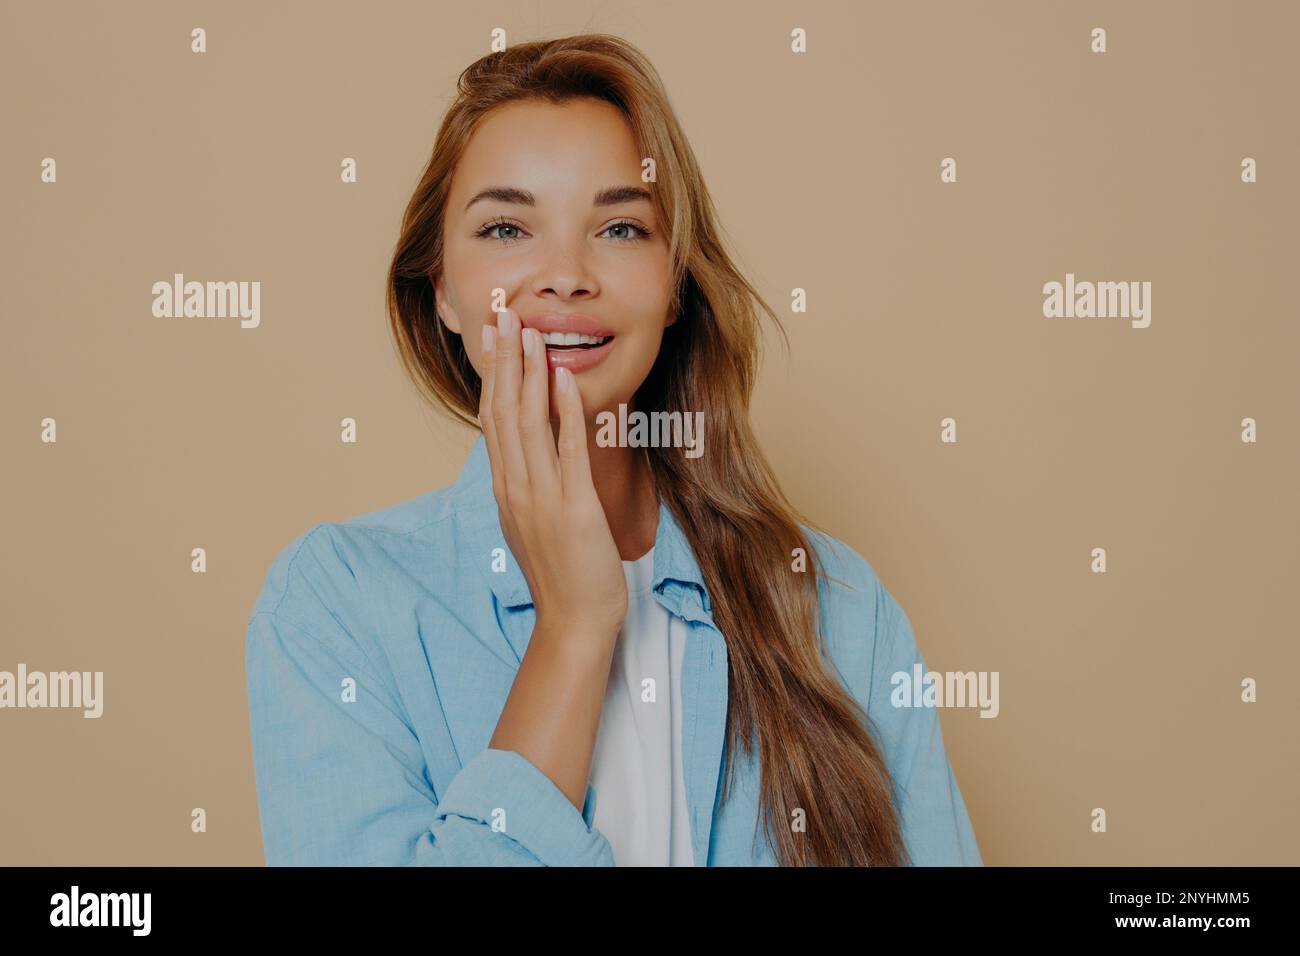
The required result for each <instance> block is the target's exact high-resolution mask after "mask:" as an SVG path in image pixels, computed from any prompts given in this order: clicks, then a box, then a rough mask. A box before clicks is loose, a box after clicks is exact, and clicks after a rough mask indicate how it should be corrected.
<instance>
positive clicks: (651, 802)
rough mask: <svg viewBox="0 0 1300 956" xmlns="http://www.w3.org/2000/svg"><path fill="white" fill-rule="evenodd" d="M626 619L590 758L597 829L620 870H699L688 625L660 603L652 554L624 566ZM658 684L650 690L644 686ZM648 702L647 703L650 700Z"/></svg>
mask: <svg viewBox="0 0 1300 956" xmlns="http://www.w3.org/2000/svg"><path fill="white" fill-rule="evenodd" d="M623 573H624V575H626V577H627V617H626V619H624V621H623V627H622V629H620V631H619V633H618V642H617V643H616V645H615V647H614V654H613V661H612V663H611V665H610V672H609V682H608V684H607V685H606V688H605V703H604V707H603V709H602V711H601V716H600V728H599V730H598V731H597V734H596V747H595V751H594V752H593V754H592V760H591V785H592V786H593V787H595V789H596V812H595V814H594V816H593V818H592V822H593V823H594V825H595V827H596V829H598V830H600V832H601V833H603V834H604V835H605V837H606V839H608V840H609V843H610V847H611V848H612V849H613V851H614V864H615V865H616V866H694V865H695V854H694V850H693V849H692V847H691V820H690V811H689V810H688V808H687V804H686V783H685V777H684V776H683V773H682V696H681V675H682V653H683V651H684V650H685V647H686V624H685V622H684V621H682V619H681V618H678V617H674V616H673V615H672V614H669V613H668V611H667V610H666V609H665V608H664V607H663V606H662V605H661V604H660V603H659V602H658V601H656V600H655V596H654V594H653V593H652V592H651V586H652V585H653V584H654V550H653V549H651V550H650V551H648V552H646V554H645V555H643V556H642V557H640V558H638V559H637V560H635V561H624V562H623ZM647 679H649V680H653V681H654V684H653V695H654V696H653V698H651V697H650V695H651V690H650V689H649V687H646V686H643V682H645V681H647ZM647 698H649V699H647Z"/></svg>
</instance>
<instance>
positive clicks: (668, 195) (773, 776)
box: [387, 34, 908, 866]
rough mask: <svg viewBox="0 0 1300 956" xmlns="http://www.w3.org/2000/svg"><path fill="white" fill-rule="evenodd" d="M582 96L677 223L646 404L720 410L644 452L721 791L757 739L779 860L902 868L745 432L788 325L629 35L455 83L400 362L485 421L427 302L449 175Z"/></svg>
mask: <svg viewBox="0 0 1300 956" xmlns="http://www.w3.org/2000/svg"><path fill="white" fill-rule="evenodd" d="M579 97H593V98H597V99H601V100H604V101H607V102H609V103H612V104H613V105H614V106H616V107H617V108H618V109H619V110H620V111H621V112H622V114H623V116H624V117H625V118H626V120H627V123H628V125H629V127H630V129H631V131H632V134H633V136H634V137H635V139H636V142H637V144H638V147H639V148H640V150H641V152H640V153H639V154H638V155H641V156H648V157H653V159H654V161H655V167H656V180H655V182H656V185H655V187H654V189H653V196H654V203H655V209H656V211H657V214H658V216H659V221H660V222H662V223H667V224H669V226H670V228H669V229H668V230H667V232H668V238H669V255H670V259H671V262H672V263H673V287H674V295H673V302H672V307H673V308H674V309H675V314H676V315H677V316H678V319H677V321H676V322H675V323H673V324H672V325H670V326H668V328H666V329H665V331H664V337H663V341H662V343H661V346H660V352H659V355H658V358H657V359H656V360H655V363H654V366H653V368H652V369H651V371H650V373H649V375H648V376H647V377H646V380H645V382H643V383H642V384H641V386H640V387H639V388H638V389H637V391H636V395H635V407H636V408H637V409H638V410H642V411H646V412H653V411H663V412H681V413H683V415H685V414H689V413H691V412H692V411H693V410H695V409H704V410H707V414H708V416H709V435H710V438H709V441H710V451H709V453H708V454H707V455H702V456H700V457H698V458H694V459H691V460H690V461H689V462H687V461H683V458H684V456H682V455H680V450H677V452H678V453H676V454H674V451H673V450H671V449H663V448H653V447H652V448H647V449H646V451H647V452H648V454H649V460H650V464H651V470H652V474H653V476H654V481H655V486H656V489H657V491H658V493H659V495H660V498H661V500H662V501H663V502H664V503H665V504H666V505H667V506H668V507H669V508H670V509H671V510H672V513H673V515H674V517H675V518H676V519H677V521H678V522H679V524H680V525H681V528H682V530H683V532H684V533H685V535H686V538H687V540H688V541H689V543H690V546H691V549H692V551H693V553H694V555H695V557H696V561H697V562H698V564H699V566H700V570H701V572H702V574H703V577H704V581H705V585H706V587H707V589H708V595H709V598H710V601H711V604H712V607H711V610H712V612H713V616H714V622H715V624H716V625H717V627H718V629H719V631H720V632H721V633H722V635H723V637H724V639H725V640H726V644H727V655H728V659H729V669H728V675H727V680H728V694H729V706H728V712H727V738H726V746H725V749H726V751H727V755H728V756H727V769H726V771H725V772H726V777H727V779H726V783H725V786H724V789H723V799H724V800H725V799H727V795H728V794H729V793H730V791H731V789H732V787H733V786H734V775H735V769H736V756H737V743H739V744H740V745H741V746H743V747H744V750H745V753H746V754H747V755H749V756H752V755H753V752H754V747H755V746H757V747H758V750H759V766H760V773H761V793H760V796H759V824H760V825H761V826H762V827H764V828H765V829H766V830H767V835H768V839H769V841H770V845H771V846H772V848H773V851H774V855H775V856H776V858H777V860H778V862H779V863H780V864H781V865H815V866H835V865H850V866H882V865H900V864H906V863H907V862H908V859H907V850H906V847H905V846H904V843H903V839H902V836H901V833H900V824H899V818H898V812H897V807H896V804H895V794H894V792H893V783H892V781H891V779H890V775H889V771H888V768H887V767H886V765H885V760H884V757H883V756H882V754H881V751H880V749H879V748H878V747H877V745H876V742H875V740H874V739H873V734H872V731H871V729H870V728H871V721H870V720H869V718H868V716H867V714H866V712H865V711H864V710H863V709H862V708H861V707H860V706H859V704H858V703H857V701H856V700H855V699H854V698H853V696H852V694H850V693H849V692H848V691H847V690H846V688H845V687H844V686H843V684H841V683H840V682H839V680H837V678H836V677H835V676H834V675H833V674H832V673H831V672H830V670H829V669H828V666H827V661H826V659H825V656H824V655H825V644H824V639H823V636H822V635H821V633H820V625H819V603H818V583H817V582H818V578H819V577H822V576H825V571H824V568H823V566H822V562H821V557H820V555H819V554H818V553H817V549H816V548H815V547H812V546H811V542H810V541H809V537H810V536H809V535H806V534H805V531H804V528H802V527H801V523H802V524H803V525H806V526H807V527H808V528H813V529H816V530H817V531H821V530H822V529H820V528H818V527H817V526H816V525H814V524H813V523H812V522H811V521H809V520H808V519H807V518H805V517H804V516H803V515H801V514H800V513H799V512H798V511H796V510H795V508H794V507H793V506H792V505H791V504H790V502H789V501H788V500H787V499H786V497H785V496H784V494H783V493H782V491H781V489H780V487H779V485H778V483H777V481H776V478H775V476H774V473H773V471H772V469H771V466H770V465H769V464H768V463H767V461H766V459H765V457H764V455H763V453H762V451H761V450H760V448H759V445H758V442H757V440H756V439H755V437H754V434H753V432H752V430H751V427H750V422H749V405H750V395H751V393H752V391H753V387H754V380H755V376H756V372H757V369H758V360H759V355H758V352H759V347H760V331H761V330H760V327H759V321H758V313H757V309H756V304H757V306H759V307H761V308H762V310H763V312H765V313H766V314H767V315H768V316H769V317H770V318H771V320H772V321H773V322H774V323H775V324H776V326H777V328H778V330H780V331H781V333H782V335H783V336H784V334H785V333H784V329H782V328H781V323H780V320H779V319H778V318H777V316H776V314H775V313H774V312H773V311H772V309H771V307H770V306H768V304H767V303H766V302H764V301H763V299H762V298H761V296H760V295H759V294H758V292H757V291H756V290H755V289H754V288H753V287H752V286H751V284H750V283H749V282H748V281H747V280H746V279H745V277H744V276H742V275H741V273H740V272H739V270H738V269H737V268H736V266H735V265H734V264H733V263H732V261H731V258H730V256H729V254H728V252H727V251H726V250H725V249H724V247H723V243H722V242H721V241H720V239H719V230H718V228H717V213H716V210H715V209H714V206H713V201H712V199H711V198H710V196H709V193H708V190H707V188H706V186H705V184H704V180H703V177H702V176H701V174H700V170H699V167H698V165H697V164H696V161H695V156H694V154H693V153H692V151H691V148H690V145H689V143H688V142H687V140H686V137H685V135H684V134H683V132H682V129H681V127H680V126H679V124H678V121H677V118H676V116H675V115H674V113H673V110H672V108H671V106H670V105H669V101H668V96H667V93H666V92H665V90H664V88H663V84H662V81H661V80H660V78H659V75H658V73H657V72H656V70H655V68H654V67H653V65H652V64H651V63H650V62H649V61H648V60H647V59H646V58H645V56H644V55H643V54H642V53H641V52H640V51H639V50H637V49H636V48H635V47H634V46H632V45H631V44H630V43H628V42H627V41H625V40H623V39H621V38H619V37H615V36H610V35H607V34H581V35H577V36H570V37H563V38H559V39H552V40H536V41H532V42H528V43H520V44H516V45H514V46H511V47H509V48H507V49H505V50H502V51H499V52H495V53H491V54H489V55H487V56H484V57H482V58H481V59H479V60H477V61H475V62H474V63H473V64H471V65H470V66H469V67H468V68H466V69H465V70H464V72H462V73H461V75H460V77H459V80H458V82H457V96H456V99H455V101H454V102H453V103H452V104H451V106H450V107H449V108H448V111H447V113H446V115H445V117H444V118H443V121H442V124H441V126H440V128H439V130H438V135H437V138H436V140H435V143H434V146H433V153H432V156H431V158H430V160H429V162H428V165H427V166H426V167H425V170H424V173H423V174H422V176H421V178H420V182H419V184H418V186H417V187H416V189H415V192H414V194H413V195H412V197H411V199H410V202H409V204H408V205H407V208H406V212H405V215H404V217H403V219H402V227H401V235H400V237H399V239H398V241H397V245H396V247H395V249H394V254H393V261H392V266H391V268H390V271H389V276H388V287H387V299H388V313H389V319H390V324H391V328H392V332H393V335H394V336H395V338H396V343H397V350H398V353H399V356H400V358H401V361H402V364H403V366H404V368H405V369H406V371H407V373H408V374H409V375H410V376H411V378H412V379H413V381H414V382H415V384H416V386H417V388H418V389H419V390H420V391H421V393H422V394H423V395H425V397H427V398H429V399H432V401H433V403H434V405H435V407H439V406H440V407H441V408H442V409H443V410H444V411H448V412H450V413H451V414H452V416H453V417H454V418H456V419H458V420H460V421H463V422H465V423H466V424H468V425H471V426H473V427H475V428H477V427H479V422H478V405H479V389H480V387H481V381H480V379H479V377H478V373H477V372H476V371H475V370H474V367H473V365H471V364H470V361H469V358H468V356H467V355H466V352H465V349H464V347H463V345H462V343H461V338H460V336H459V335H458V334H456V333H453V332H451V331H450V330H449V329H447V327H446V326H445V325H444V324H443V323H442V322H441V321H440V320H439V318H438V316H437V314H436V311H435V305H434V287H433V280H434V278H435V277H437V276H440V275H441V270H442V254H443V248H442V230H443V210H444V207H445V206H446V201H447V196H448V193H449V191H450V187H451V180H452V174H453V172H454V171H455V169H456V165H457V163H458V162H459V161H460V158H461V155H462V153H463V151H464V149H465V147H466V144H467V143H468V142H469V140H470V137H471V135H472V134H473V133H474V131H475V129H476V127H477V125H478V124H479V123H480V122H481V121H482V119H483V118H484V116H485V115H486V114H487V113H488V112H489V111H491V110H492V109H493V108H495V107H497V106H500V105H502V104H504V103H509V102H512V101H519V100H537V101H542V102H547V103H553V104H562V103H565V102H567V101H570V100H573V99H575V98H579ZM795 548H802V549H803V552H802V553H803V554H804V555H807V556H811V557H812V559H813V560H812V562H811V564H810V565H809V566H808V569H807V571H805V572H804V573H799V572H797V571H792V566H791V563H790V559H791V555H792V554H793V552H794V549H795ZM865 626H866V624H865V622H864V627H865ZM798 809H802V810H803V812H804V814H805V821H806V824H807V825H806V829H805V830H803V831H802V832H800V831H796V830H795V828H794V827H792V826H791V820H792V816H793V815H794V813H795V812H796V810H798ZM757 837H758V828H757V827H756V829H755V840H757Z"/></svg>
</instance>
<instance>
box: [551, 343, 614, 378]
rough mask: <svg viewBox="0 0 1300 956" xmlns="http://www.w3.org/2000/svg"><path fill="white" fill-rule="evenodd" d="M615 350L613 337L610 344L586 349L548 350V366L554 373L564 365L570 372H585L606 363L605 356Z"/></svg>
mask: <svg viewBox="0 0 1300 956" xmlns="http://www.w3.org/2000/svg"><path fill="white" fill-rule="evenodd" d="M613 348H614V339H613V338H612V337H611V338H610V340H609V341H608V342H605V343H603V344H601V345H596V346H593V347H591V348H586V349H579V348H567V349H557V348H547V350H546V364H547V366H548V367H549V368H550V369H551V370H552V371H553V370H555V369H557V368H559V367H560V366H561V365H563V366H564V367H565V368H567V369H568V370H569V371H570V372H574V373H577V372H585V371H586V370H587V369H589V368H591V367H592V366H595V365H599V364H600V363H601V362H603V361H605V356H607V355H609V353H610V351H611V350H612V349H613Z"/></svg>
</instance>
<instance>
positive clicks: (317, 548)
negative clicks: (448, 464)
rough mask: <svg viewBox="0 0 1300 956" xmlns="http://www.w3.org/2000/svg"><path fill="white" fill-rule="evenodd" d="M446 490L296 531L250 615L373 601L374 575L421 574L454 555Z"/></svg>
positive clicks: (452, 504)
mask: <svg viewBox="0 0 1300 956" xmlns="http://www.w3.org/2000/svg"><path fill="white" fill-rule="evenodd" d="M454 491H455V486H454V485H448V486H445V487H442V488H435V489H432V490H431V491H426V492H424V493H422V494H420V495H417V496H415V497H413V498H408V499H406V500H403V501H399V502H397V503H395V504H391V505H387V506H385V507H382V508H377V509H373V510H370V511H366V512H363V513H361V514H358V515H356V516H354V517H351V518H347V519H344V520H340V521H322V522H318V523H317V524H314V525H312V526H311V527H309V528H307V529H306V530H303V531H300V532H298V533H297V534H296V535H295V536H294V537H293V538H292V539H291V540H289V541H288V543H286V544H283V545H281V546H280V547H279V550H278V551H277V552H276V553H275V554H274V556H273V558H272V559H271V562H270V566H269V569H268V570H267V573H266V578H265V580H264V582H263V585H262V589H261V592H260V593H259V594H258V596H257V599H256V601H255V602H254V605H253V609H252V614H253V615H256V614H259V613H268V614H274V615H280V616H289V617H291V615H292V613H293V612H294V611H298V612H300V613H305V612H307V611H309V610H310V609H313V608H317V607H318V606H319V604H320V602H321V601H322V600H324V599H328V600H327V601H326V603H327V604H328V605H329V606H332V607H337V606H342V605H344V604H346V603H348V602H349V601H353V602H361V601H363V600H364V599H365V598H366V597H367V596H371V597H378V596H379V595H381V594H383V593H384V589H383V588H374V587H372V586H371V585H372V584H374V583H375V580H376V577H377V576H378V575H382V574H388V575H393V574H394V572H396V576H397V578H400V577H401V576H402V572H404V571H407V572H409V571H412V570H416V569H419V570H427V569H428V568H427V566H428V565H429V564H430V561H431V559H432V560H433V561H435V562H436V559H437V557H438V556H440V555H441V556H445V555H448V554H454V553H455V542H454V540H453V537H454V535H455V533H456V532H455V522H454V521H453V520H452V519H453V518H454V517H455V515H456V514H457V512H458V503H457V501H456V497H455V495H454V494H453V492H454Z"/></svg>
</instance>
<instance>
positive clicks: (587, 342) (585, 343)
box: [542, 332, 613, 348]
mask: <svg viewBox="0 0 1300 956" xmlns="http://www.w3.org/2000/svg"><path fill="white" fill-rule="evenodd" d="M611 338H613V336H609V335H606V336H595V335H582V334H580V333H578V332H543V333H542V341H543V342H545V343H546V347H547V348H566V347H578V348H593V347H595V346H597V345H604V344H605V343H606V342H608V341H609V340H610V339H611Z"/></svg>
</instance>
